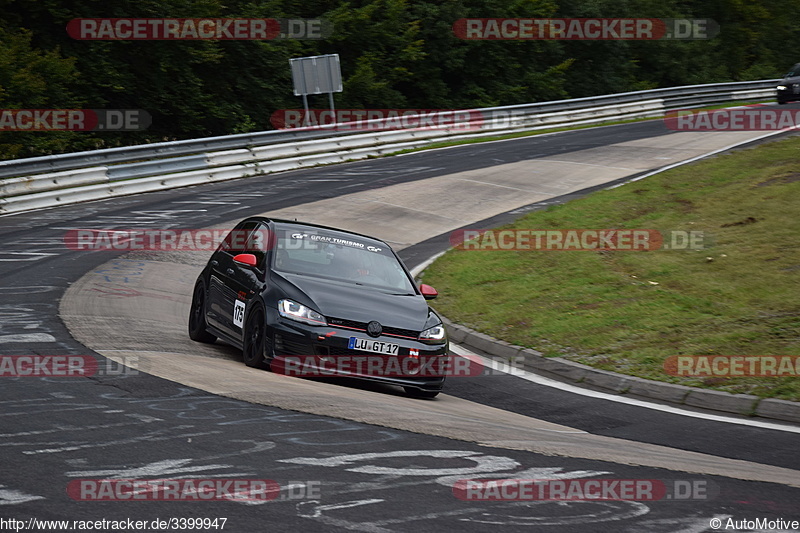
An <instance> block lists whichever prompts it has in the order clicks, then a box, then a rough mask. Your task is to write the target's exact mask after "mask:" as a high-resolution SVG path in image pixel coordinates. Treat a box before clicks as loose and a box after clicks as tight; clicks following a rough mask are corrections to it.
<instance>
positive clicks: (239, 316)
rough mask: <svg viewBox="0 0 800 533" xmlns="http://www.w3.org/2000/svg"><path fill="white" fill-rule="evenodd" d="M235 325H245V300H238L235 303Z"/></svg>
mask: <svg viewBox="0 0 800 533" xmlns="http://www.w3.org/2000/svg"><path fill="white" fill-rule="evenodd" d="M233 325H234V326H237V327H240V328H241V327H244V302H243V301H241V300H236V301H235V302H234V304H233Z"/></svg>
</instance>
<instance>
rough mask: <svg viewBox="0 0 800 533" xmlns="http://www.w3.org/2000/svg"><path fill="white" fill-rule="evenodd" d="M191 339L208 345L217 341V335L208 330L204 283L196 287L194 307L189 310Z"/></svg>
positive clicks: (199, 283) (193, 298) (193, 299)
mask: <svg viewBox="0 0 800 533" xmlns="http://www.w3.org/2000/svg"><path fill="white" fill-rule="evenodd" d="M189 338H190V339H192V340H193V341H197V342H204V343H206V344H211V343H213V342H214V341H216V340H217V337H216V336H215V335H212V334H211V333H209V332H208V331H207V330H206V288H205V286H204V285H203V282H202V281H201V282H198V283H197V285H195V286H194V294H193V295H192V307H191V308H190V309H189Z"/></svg>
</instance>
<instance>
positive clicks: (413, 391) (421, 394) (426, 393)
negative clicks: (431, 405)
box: [403, 387, 439, 399]
mask: <svg viewBox="0 0 800 533" xmlns="http://www.w3.org/2000/svg"><path fill="white" fill-rule="evenodd" d="M403 389H404V390H405V391H406V394H408V395H409V396H411V397H412V398H428V399H430V398H436V396H437V395H438V394H439V391H438V390H422V389H417V388H415V387H403Z"/></svg>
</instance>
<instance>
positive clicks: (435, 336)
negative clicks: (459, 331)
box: [419, 324, 447, 344]
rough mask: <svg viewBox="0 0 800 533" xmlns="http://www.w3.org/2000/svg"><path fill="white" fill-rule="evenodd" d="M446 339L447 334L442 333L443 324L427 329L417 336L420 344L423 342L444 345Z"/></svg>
mask: <svg viewBox="0 0 800 533" xmlns="http://www.w3.org/2000/svg"><path fill="white" fill-rule="evenodd" d="M446 339H447V333H445V331H444V325H443V324H439V325H438V326H433V327H432V328H428V329H426V330H425V331H423V332H422V333H420V334H419V340H420V342H424V343H425V344H444V343H445V340H446Z"/></svg>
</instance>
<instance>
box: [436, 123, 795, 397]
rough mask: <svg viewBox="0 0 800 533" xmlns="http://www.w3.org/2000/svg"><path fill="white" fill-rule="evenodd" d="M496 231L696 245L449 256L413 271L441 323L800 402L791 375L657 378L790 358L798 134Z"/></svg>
mask: <svg viewBox="0 0 800 533" xmlns="http://www.w3.org/2000/svg"><path fill="white" fill-rule="evenodd" d="M504 228H516V229H577V228H590V229H605V228H627V229H655V230H659V231H661V232H662V233H665V234H669V232H671V231H676V230H677V231H701V232H704V233H703V235H704V243H705V245H706V248H705V249H702V250H694V251H687V250H657V251H649V252H642V251H602V252H599V251H541V250H540V251H474V250H472V251H465V250H451V251H449V252H448V253H447V254H445V255H444V256H443V257H442V258H440V259H439V260H437V261H436V262H435V263H434V264H433V265H432V266H431V267H430V268H429V269H428V270H427V271H426V272H425V274H424V281H425V283H429V284H431V285H434V286H435V287H436V288H437V290H439V292H440V297H439V299H437V301H436V302H435V303H436V308H437V309H438V310H439V311H440V312H442V313H443V314H444V315H445V316H447V317H448V318H450V319H451V320H454V321H456V322H458V323H461V324H464V325H467V326H469V327H472V328H474V329H476V330H478V331H482V332H484V333H487V334H489V335H492V336H494V337H497V338H500V339H504V340H507V341H509V342H511V343H514V344H518V345H523V346H527V347H531V348H536V349H538V350H540V351H542V352H544V353H545V355H547V356H561V357H565V358H567V359H570V360H573V361H577V362H580V363H584V364H587V365H591V366H593V367H596V368H600V369H604V370H611V371H615V372H620V373H623V374H630V375H635V376H640V377H643V378H647V379H654V380H659V381H668V382H672V383H680V384H684V385H690V386H699V387H706V388H713V389H718V390H725V391H729V392H734V393H748V394H755V395H758V396H761V397H775V398H782V399H790V400H800V377H780V378H776V377H761V378H759V377H737V378H719V377H707V378H706V377H695V378H688V377H674V376H670V375H668V374H666V373H665V371H664V368H663V363H664V360H665V359H666V358H667V357H669V356H672V355H800V138H792V139H788V140H783V141H779V142H775V143H770V144H765V145H762V146H759V147H757V148H753V149H746V150H742V151H738V152H735V153H731V154H727V155H722V156H718V157H714V158H712V159H709V160H705V161H702V162H699V163H694V164H691V165H687V166H683V167H680V168H677V169H674V170H671V171H668V172H664V173H661V174H657V175H655V176H652V177H650V178H647V179H645V180H642V181H639V182H634V183H631V184H628V185H624V186H622V187H619V188H616V189H612V190H606V191H600V192H597V193H594V194H592V195H589V196H587V197H585V198H582V199H579V200H575V201H572V202H569V203H566V204H564V205H559V206H553V207H551V208H549V209H547V210H544V211H538V212H534V213H530V214H528V215H526V216H524V217H522V218H520V219H519V220H517V221H516V222H515V223H514V224H512V225H509V226H504ZM476 229H485V228H476Z"/></svg>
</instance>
